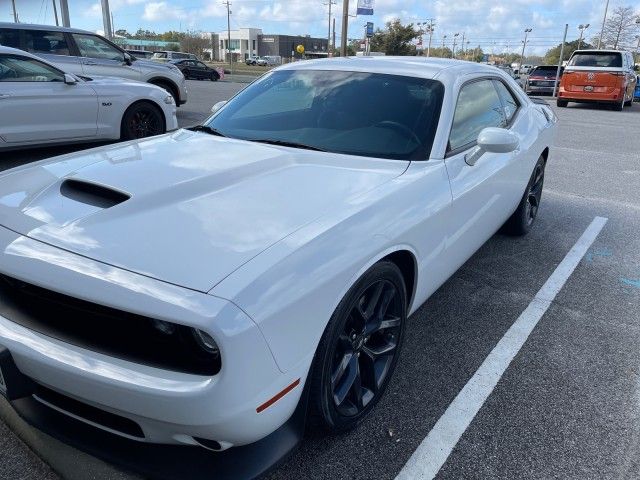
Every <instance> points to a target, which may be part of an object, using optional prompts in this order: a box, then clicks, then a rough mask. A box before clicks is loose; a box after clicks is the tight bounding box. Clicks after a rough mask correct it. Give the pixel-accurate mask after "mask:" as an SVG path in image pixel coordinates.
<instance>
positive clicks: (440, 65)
mask: <svg viewBox="0 0 640 480" xmlns="http://www.w3.org/2000/svg"><path fill="white" fill-rule="evenodd" d="M278 70H343V71H354V72H366V73H386V74H395V75H404V76H412V77H421V78H431V79H435V78H436V77H438V76H440V75H441V74H443V73H445V72H446V74H447V75H452V76H453V75H465V74H473V73H479V74H482V73H485V74H488V75H491V74H494V75H495V73H496V69H495V67H493V66H490V65H482V64H480V63H474V62H465V61H462V60H452V59H448V58H433V57H378V56H376V57H334V58H324V59H319V60H306V61H304V62H293V63H288V64H286V65H284V66H282V67H279V68H278Z"/></svg>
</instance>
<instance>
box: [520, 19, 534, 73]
mask: <svg viewBox="0 0 640 480" xmlns="http://www.w3.org/2000/svg"><path fill="white" fill-rule="evenodd" d="M532 30H533V29H532V28H525V29H524V42H523V43H522V55H520V68H519V69H518V70H519V72H520V73H519V74H518V75H522V65H524V49H525V48H527V36H528V35H529V34H530V33H531V31H532Z"/></svg>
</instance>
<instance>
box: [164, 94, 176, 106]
mask: <svg viewBox="0 0 640 480" xmlns="http://www.w3.org/2000/svg"><path fill="white" fill-rule="evenodd" d="M164 103H166V104H167V105H173V104H174V103H175V101H174V100H173V95H167V96H166V97H164Z"/></svg>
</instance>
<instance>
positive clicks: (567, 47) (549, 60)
mask: <svg viewBox="0 0 640 480" xmlns="http://www.w3.org/2000/svg"><path fill="white" fill-rule="evenodd" d="M579 42H580V40H573V41H572V42H567V43H565V44H564V55H563V56H564V58H563V59H562V60H563V61H565V60H569V57H570V56H571V54H572V53H573V52H575V51H576V50H577V49H578V43H579ZM561 48H562V44H561V43H560V44H559V45H558V46H556V47H553V48H551V49H549V50H548V51H547V53H546V54H545V56H544V63H545V64H547V65H557V64H558V61H559V60H560V49H561ZM580 48H581V49H589V48H594V47H593V45H590V44H589V43H587V42H585V41H584V40H583V41H582V43H581V45H580Z"/></svg>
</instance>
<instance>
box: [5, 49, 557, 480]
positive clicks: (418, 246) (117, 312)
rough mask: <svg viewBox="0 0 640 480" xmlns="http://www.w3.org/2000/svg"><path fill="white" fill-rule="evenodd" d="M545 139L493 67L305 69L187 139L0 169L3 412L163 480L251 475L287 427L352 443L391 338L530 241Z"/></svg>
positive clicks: (374, 62)
mask: <svg viewBox="0 0 640 480" xmlns="http://www.w3.org/2000/svg"><path fill="white" fill-rule="evenodd" d="M363 98H366V99H367V101H366V102H363V101H362V99H363ZM283 105H285V107H286V108H283ZM555 130H556V118H555V116H554V114H553V112H552V110H551V108H550V107H549V106H548V105H546V104H545V105H540V104H536V103H534V102H532V101H531V100H530V99H529V98H528V97H527V95H526V94H525V93H524V92H523V91H522V89H521V88H519V86H518V85H517V84H516V83H515V82H514V81H513V79H512V78H510V77H509V76H508V75H506V74H505V73H503V72H501V71H500V70H498V69H496V68H493V67H489V66H482V65H478V64H475V63H470V62H458V61H454V60H451V61H448V60H443V59H433V60H432V59H425V61H420V62H416V61H414V60H413V59H412V58H411V57H397V58H391V57H385V58H376V57H374V58H371V57H368V58H343V59H334V60H333V61H332V62H331V68H330V69H327V66H326V60H310V61H308V62H296V63H292V64H288V65H286V66H283V67H280V68H277V69H275V70H273V71H271V72H269V73H267V74H266V75H264V76H262V77H261V78H260V79H258V80H256V81H255V82H253V83H252V84H250V85H249V86H247V87H246V88H245V89H244V90H243V91H242V92H240V93H239V94H238V95H236V96H234V97H233V98H232V99H231V100H230V101H229V102H228V103H227V104H226V105H224V107H222V108H220V109H219V110H217V111H216V113H214V114H213V115H212V116H211V117H210V118H209V119H207V120H206V121H205V122H204V123H203V124H202V125H199V126H196V127H192V128H190V129H183V130H179V131H177V132H175V133H173V134H169V135H164V136H160V137H156V138H152V139H146V140H140V141H135V142H132V143H127V144H124V145H122V146H119V145H111V146H109V147H105V148H98V149H92V150H91V151H89V152H77V153H74V154H70V155H66V156H64V157H63V158H58V159H50V160H45V161H41V162H38V163H36V164H31V165H24V166H21V167H18V168H14V169H12V170H9V171H7V172H4V173H3V174H1V175H0V199H2V201H0V224H2V225H3V226H4V227H5V228H0V344H1V345H3V346H4V347H5V352H4V354H3V355H0V368H1V369H2V372H3V375H4V378H5V379H6V392H7V393H6V394H7V396H8V397H9V399H10V400H12V405H13V406H14V408H16V409H18V410H19V411H20V413H21V415H22V416H23V418H25V419H26V420H27V421H30V422H32V423H38V424H42V425H47V429H48V431H49V432H50V433H51V434H53V435H54V436H55V435H56V432H58V435H59V436H61V434H60V433H59V431H58V430H57V429H62V428H72V427H73V428H75V429H74V430H73V432H74V433H73V435H66V436H65V437H64V438H65V441H67V442H71V443H73V444H75V445H76V446H78V447H79V448H81V449H90V450H91V451H92V452H93V453H94V454H95V453H97V454H99V455H100V454H101V452H102V454H103V455H104V456H109V458H111V459H112V460H113V461H118V460H121V461H124V459H123V457H124V456H128V458H129V459H130V461H129V463H128V464H129V465H135V466H136V467H137V468H142V462H144V461H148V462H150V463H152V464H153V465H151V468H155V469H156V470H155V471H156V472H158V471H161V470H158V465H160V464H162V462H163V461H169V462H172V463H171V471H172V475H173V476H175V477H176V478H180V477H181V476H180V475H179V474H175V472H176V465H181V464H182V465H185V468H187V467H188V466H189V465H190V464H193V458H194V456H193V455H191V454H188V455H187V457H185V456H184V455H185V454H184V452H185V451H190V452H194V449H195V448H197V447H195V446H201V447H203V448H205V449H208V450H215V451H217V452H218V453H216V454H215V455H212V454H210V453H209V454H208V456H207V458H212V457H215V461H216V462H223V461H224V459H225V458H226V459H227V461H228V462H230V463H232V464H233V465H232V467H233V468H236V469H238V470H241V471H242V472H243V473H242V474H237V475H227V478H245V477H251V478H253V477H256V476H258V474H259V473H261V472H264V471H265V468H266V466H265V464H270V463H272V462H276V461H277V460H278V459H279V458H280V457H282V455H284V454H286V453H288V452H289V451H291V448H292V444H295V441H296V439H299V438H300V437H299V436H300V435H301V433H302V432H301V430H302V431H303V430H304V429H298V428H297V427H296V428H294V427H292V425H300V423H298V422H300V421H301V419H302V422H301V423H302V424H304V417H305V415H307V414H309V415H310V416H312V418H313V425H314V426H315V428H321V429H322V430H329V431H343V430H345V429H349V428H354V427H356V426H357V425H358V423H359V422H360V421H361V420H362V419H363V418H364V417H366V416H367V415H368V414H369V413H370V412H371V410H372V408H373V407H374V406H375V405H376V403H377V402H378V401H379V400H380V398H381V397H382V395H383V394H384V391H385V389H386V387H387V385H388V383H389V380H390V379H391V376H392V375H393V374H394V370H395V366H396V364H397V362H398V358H399V352H400V349H401V347H402V343H403V339H404V335H405V330H406V328H407V317H408V316H409V315H410V314H411V313H413V312H415V311H416V310H417V309H418V308H419V307H420V305H422V304H423V303H424V302H425V300H426V299H427V298H428V297H429V296H430V295H431V294H432V293H433V292H434V291H436V289H438V287H439V286H440V285H442V283H443V282H445V281H446V280H447V278H448V277H450V276H451V275H452V274H453V273H454V272H455V271H456V270H457V269H458V268H459V267H460V265H462V264H463V263H464V262H465V261H466V260H467V259H468V258H469V257H470V256H471V255H473V254H474V252H475V251H476V250H477V249H478V248H480V247H481V246H482V245H483V243H484V242H485V241H486V240H488V239H489V238H490V237H491V236H492V235H493V234H494V233H495V232H496V231H497V230H498V229H500V228H503V231H505V232H509V233H511V234H514V235H522V234H525V233H527V232H528V231H529V230H530V229H531V228H532V227H533V226H534V225H535V222H536V217H537V214H538V212H539V206H540V202H541V198H542V188H543V183H544V173H545V166H546V163H547V160H548V156H549V148H550V146H551V144H552V142H553V138H554V135H555ZM85 192H88V193H85ZM0 350H2V348H0ZM428 354H429V352H425V355H428ZM34 391H35V392H37V393H36V396H35V397H34V396H32V395H31V394H32V393H33V392H34ZM390 401H391V402H395V401H397V400H396V399H390ZM34 405H35V406H34ZM36 407H37V408H36ZM400 407H401V405H397V408H400ZM33 412H37V417H36V416H35V413H33ZM52 416H56V418H58V423H56V424H54V423H52V422H50V421H49V422H48V421H47V419H50V418H51V417H52ZM59 417H62V418H64V419H65V420H62V421H61V420H59ZM78 426H82V428H79V427H78ZM92 438H93V439H95V438H98V439H100V441H99V442H98V443H96V442H95V441H94V440H92ZM141 442H142V443H146V444H147V445H145V446H144V449H143V447H142V446H141V445H140V444H141ZM154 444H173V445H176V444H177V445H188V446H190V447H185V446H183V447H181V448H180V449H177V448H176V449H173V450H172V449H171V448H170V447H168V446H166V445H164V446H162V447H161V448H160V447H156V446H154ZM240 446H244V448H242V449H237V447H240ZM105 449H107V450H108V451H107V450H105ZM227 449H232V450H231V451H230V452H225V451H224V450H227ZM116 451H117V453H115V452H116ZM129 452H131V456H130V454H129ZM139 452H143V454H140V453H139ZM154 452H155V454H154ZM174 452H175V453H176V454H177V455H183V456H182V457H180V458H181V459H184V460H185V461H184V462H183V461H181V462H178V461H177V460H176V457H175V456H174ZM187 458H190V459H191V460H188V461H187V460H186V459H187ZM145 459H146V460H145ZM161 468H162V467H160V469H161ZM191 468H194V467H191ZM195 468H198V469H199V470H201V467H200V466H197V467H195ZM250 469H251V470H250ZM227 473H228V472H227ZM215 474H216V475H217V474H218V472H215ZM149 476H152V477H158V476H161V475H158V474H156V475H149ZM187 476H188V475H187Z"/></svg>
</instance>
